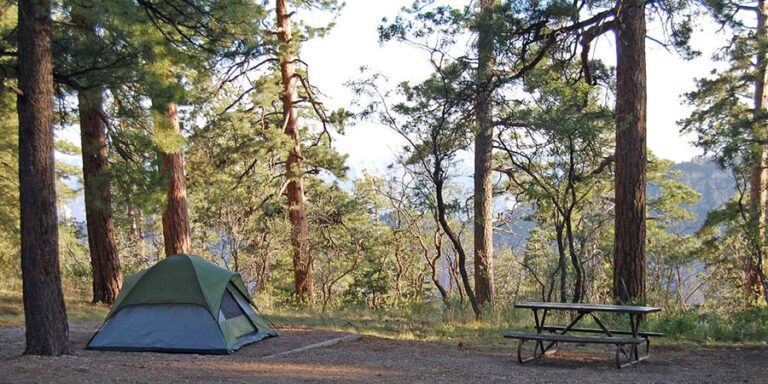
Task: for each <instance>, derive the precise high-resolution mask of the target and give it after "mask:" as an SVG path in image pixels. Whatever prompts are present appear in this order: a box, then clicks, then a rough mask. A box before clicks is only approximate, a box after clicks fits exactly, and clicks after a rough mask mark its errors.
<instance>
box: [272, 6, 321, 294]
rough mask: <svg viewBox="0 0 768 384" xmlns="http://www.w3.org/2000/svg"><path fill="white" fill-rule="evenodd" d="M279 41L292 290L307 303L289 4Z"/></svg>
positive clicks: (308, 264)
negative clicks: (287, 143) (287, 146)
mask: <svg viewBox="0 0 768 384" xmlns="http://www.w3.org/2000/svg"><path fill="white" fill-rule="evenodd" d="M276 2H277V7H276V13H277V28H278V33H277V37H278V40H279V41H280V76H281V79H282V84H283V92H282V95H281V97H282V102H283V119H284V123H283V124H284V127H283V128H284V129H283V130H284V132H285V134H286V135H288V136H290V137H291V139H292V140H293V147H292V148H291V150H290V152H289V153H288V159H287V161H286V163H285V166H286V173H287V175H286V176H287V177H288V186H287V188H286V195H287V197H288V216H289V220H290V222H291V247H292V248H293V279H294V282H293V289H294V294H295V295H296V299H297V300H299V301H304V300H305V299H312V297H313V295H314V289H313V278H312V256H311V255H310V254H309V239H308V237H309V225H308V223H307V210H306V207H305V205H304V178H303V175H304V170H303V168H302V164H301V163H302V160H303V158H302V157H301V146H300V145H299V124H298V115H297V111H296V105H295V104H296V100H297V98H296V71H295V69H294V65H293V61H294V56H293V53H292V52H293V49H294V45H293V42H292V36H291V13H290V12H288V4H287V3H288V2H287V0H276Z"/></svg>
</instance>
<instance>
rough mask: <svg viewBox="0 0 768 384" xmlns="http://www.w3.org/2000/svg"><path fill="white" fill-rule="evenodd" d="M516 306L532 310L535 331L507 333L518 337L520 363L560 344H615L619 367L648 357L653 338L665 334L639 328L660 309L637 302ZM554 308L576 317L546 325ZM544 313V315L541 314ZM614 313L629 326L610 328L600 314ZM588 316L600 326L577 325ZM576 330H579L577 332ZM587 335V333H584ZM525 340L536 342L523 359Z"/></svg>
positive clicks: (531, 303)
mask: <svg viewBox="0 0 768 384" xmlns="http://www.w3.org/2000/svg"><path fill="white" fill-rule="evenodd" d="M515 308H527V309H530V310H532V311H533V321H534V327H535V328H536V333H531V332H518V331H510V332H508V333H506V334H505V335H504V337H506V338H508V339H516V340H519V343H518V345H517V360H518V361H519V362H520V363H526V362H529V361H533V360H537V359H540V358H541V357H543V356H544V355H549V354H553V353H555V352H557V348H558V344H560V343H579V344H613V345H615V346H616V357H615V362H616V367H617V368H623V367H626V366H629V365H632V364H636V363H638V362H640V361H642V360H645V359H647V358H648V356H650V352H651V337H662V336H664V334H663V333H659V332H647V331H640V323H641V322H642V320H643V317H644V316H645V315H647V314H650V313H654V312H659V311H661V309H660V308H656V307H643V306H635V305H608V304H578V303H548V302H530V303H521V304H515ZM551 311H563V312H575V313H576V316H575V317H574V318H573V320H571V322H570V323H569V324H568V325H565V326H561V325H546V324H545V321H546V320H547V314H549V313H550V312H551ZM540 312H541V317H540V316H539V313H540ZM600 313H611V314H616V315H626V316H628V317H629V329H609V328H608V327H606V326H605V324H604V323H603V322H602V321H601V320H600V318H599V317H598V315H597V314H600ZM585 317H591V318H592V320H594V322H595V324H597V328H587V327H578V326H577V325H578V324H579V322H580V321H581V320H582V319H584V318H585ZM573 333H578V334H577V335H574V334H573ZM583 334H587V335H583ZM526 341H533V342H535V343H536V345H535V346H534V350H533V355H532V356H529V357H526V358H523V344H525V342H526ZM640 344H645V354H644V355H643V356H640V352H639V349H640V348H639V346H640Z"/></svg>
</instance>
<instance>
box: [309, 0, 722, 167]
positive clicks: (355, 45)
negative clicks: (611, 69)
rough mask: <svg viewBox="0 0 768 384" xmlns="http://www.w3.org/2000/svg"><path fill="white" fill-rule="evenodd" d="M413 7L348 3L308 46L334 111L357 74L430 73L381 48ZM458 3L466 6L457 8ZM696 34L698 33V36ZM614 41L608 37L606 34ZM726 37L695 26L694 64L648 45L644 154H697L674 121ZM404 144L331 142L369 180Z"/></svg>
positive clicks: (358, 133)
mask: <svg viewBox="0 0 768 384" xmlns="http://www.w3.org/2000/svg"><path fill="white" fill-rule="evenodd" d="M412 1H413V0H348V1H347V6H346V7H345V8H344V9H343V11H342V13H341V15H340V16H339V18H338V19H337V20H336V21H337V24H336V27H335V28H334V29H333V30H332V31H331V32H330V34H328V35H327V36H326V37H325V38H323V39H317V40H314V41H310V42H309V43H307V44H306V45H305V47H304V49H303V51H302V58H303V59H304V61H306V62H307V63H308V64H309V66H310V75H311V77H312V81H313V83H314V84H315V85H316V86H318V87H319V89H320V90H322V92H323V93H325V95H326V99H325V101H326V104H327V105H328V107H330V108H331V109H336V108H339V107H344V108H347V109H349V108H351V107H350V105H351V101H352V95H351V92H350V91H349V90H348V89H347V88H346V87H345V86H344V83H346V82H348V81H350V80H355V79H360V78H361V76H362V75H361V74H360V71H359V69H360V67H362V66H366V67H368V68H369V70H370V73H376V72H380V73H382V74H384V75H385V76H387V77H388V78H389V79H390V80H391V85H392V86H394V85H396V84H397V83H399V82H401V81H404V80H410V81H418V80H421V79H424V78H426V77H427V76H428V75H429V73H430V71H431V67H430V65H429V63H428V61H427V56H426V55H425V53H424V52H423V51H420V50H418V49H416V48H413V47H410V46H407V45H405V44H400V43H396V42H389V43H386V44H384V45H380V44H379V43H378V32H377V27H378V26H379V24H380V23H381V20H382V17H387V18H388V19H389V20H392V19H393V18H394V16H396V15H397V14H398V13H399V12H400V9H401V8H402V7H403V6H409V5H410V4H411V3H412ZM458 3H459V4H463V3H464V2H463V1H461V2H458ZM699 29H700V30H701V31H699ZM649 35H651V36H652V37H655V38H661V37H663V35H662V33H661V31H660V30H659V28H657V26H655V25H651V24H649ZM611 36H612V35H611ZM612 40H613V37H610V38H609V37H603V38H601V39H600V40H599V42H598V43H597V44H596V53H595V55H596V56H597V57H599V58H601V59H603V60H604V61H605V62H606V63H608V64H609V65H615V47H614V44H613V41H612ZM725 41H726V40H725V37H724V35H722V34H717V33H716V28H715V27H714V26H713V25H711V24H707V25H704V26H699V27H698V28H697V31H696V33H695V34H694V39H693V42H692V46H693V48H694V49H697V50H699V51H702V55H701V56H700V57H699V58H697V59H695V60H692V61H685V60H683V59H681V58H680V57H679V56H678V55H677V54H676V53H674V52H667V51H666V50H665V49H664V48H663V47H661V46H659V45H658V44H656V43H654V42H652V41H650V40H646V47H647V71H648V148H649V149H650V150H652V151H653V152H654V153H655V154H656V155H658V156H660V157H662V158H665V159H669V160H674V161H677V162H680V161H687V160H690V159H691V158H693V157H694V156H696V155H700V154H701V151H700V150H698V149H697V148H695V147H694V146H693V145H692V144H691V141H692V140H693V139H694V137H693V136H690V135H688V136H683V135H681V134H680V130H679V128H678V126H677V124H676V122H677V121H678V120H680V119H682V118H684V117H686V116H687V115H688V113H689V112H690V110H689V109H688V108H687V107H686V106H684V105H682V103H681V101H682V98H681V95H682V94H683V93H684V92H687V91H690V90H692V89H693V87H694V79H695V78H697V77H703V76H706V75H707V74H708V73H709V72H710V71H711V69H712V68H713V64H712V62H711V61H710V57H711V54H712V52H713V50H714V49H715V48H717V47H719V46H722V45H724V44H725ZM400 143H401V141H400V140H399V138H398V136H397V135H396V134H394V133H393V132H391V131H390V130H389V129H388V128H386V127H383V126H378V125H375V124H370V123H358V124H356V125H353V126H349V127H347V129H346V132H345V135H344V136H342V137H338V138H337V139H336V143H335V144H336V147H337V149H338V150H339V151H340V152H342V153H347V154H349V161H348V165H349V166H350V168H351V174H350V176H352V177H354V176H356V175H357V174H359V172H360V171H361V170H362V169H368V170H369V171H371V172H373V173H379V172H381V171H383V169H384V167H386V165H387V164H389V163H390V162H392V160H393V159H394V154H395V152H397V151H398V150H399V149H398V147H399V146H400V145H401V144H400Z"/></svg>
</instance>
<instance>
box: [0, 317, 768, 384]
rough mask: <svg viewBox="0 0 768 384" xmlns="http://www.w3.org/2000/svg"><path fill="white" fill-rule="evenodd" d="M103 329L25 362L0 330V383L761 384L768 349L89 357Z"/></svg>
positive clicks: (286, 337) (319, 333)
mask: <svg viewBox="0 0 768 384" xmlns="http://www.w3.org/2000/svg"><path fill="white" fill-rule="evenodd" d="M97 328H98V324H93V323H85V324H83V323H80V324H72V325H71V329H70V339H71V341H72V353H71V354H70V355H66V356H62V357H38V356H22V352H23V349H24V331H23V328H22V327H19V326H4V327H0V383H107V382H132V383H157V382H189V383H196V382H203V383H245V382H269V383H289V382H377V383H379V382H390V383H402V382H435V383H459V382H484V383H495V382H504V383H534V382H540V383H592V382H594V383H597V382H600V383H613V382H616V383H618V382H622V383H627V382H630V383H639V382H642V383H657V382H658V383H661V382H664V383H671V382H674V383H697V384H698V383H764V382H765V380H766V379H765V378H766V377H768V366H766V365H765V361H768V347H764V346H751V347H746V346H745V347H713V346H693V345H686V346H673V345H663V346H660V347H656V348H655V349H654V350H653V355H652V356H651V358H650V359H649V360H646V361H644V362H642V363H640V364H638V365H635V366H633V367H629V368H625V369H621V370H617V369H616V368H614V367H613V364H612V357H613V354H612V349H613V348H611V347H603V348H591V347H590V348H588V347H580V346H572V345H568V346H563V347H561V350H560V351H559V352H558V353H557V355H555V356H552V357H548V358H546V359H544V360H542V361H539V362H536V363H533V364H527V365H520V364H518V363H517V361H516V358H515V348H514V343H512V342H510V343H509V344H508V345H507V346H506V347H501V346H487V345H480V344H463V343H462V344H449V343H445V342H426V341H418V340H396V339H387V338H380V337H374V336H365V337H363V338H362V339H360V340H358V341H350V342H346V343H340V344H336V345H333V346H329V347H323V348H316V349H311V350H309V351H305V352H300V353H295V354H289V355H284V356H280V357H276V358H272V359H264V356H268V355H272V354H274V353H279V352H282V351H287V350H290V349H294V348H297V347H300V346H303V345H309V344H313V343H317V342H320V341H324V340H330V339H333V338H336V337H339V336H340V335H342V334H343V333H339V332H330V331H326V330H312V329H306V328H298V327H292V328H284V329H281V336H280V337H276V338H271V339H266V340H263V341H261V342H259V343H255V344H252V345H249V346H246V347H244V348H243V349H241V350H240V351H238V352H237V353H235V354H233V355H230V356H203V355H191V354H164V353H137V352H98V351H86V350H84V349H83V348H84V347H85V344H86V343H87V341H88V340H89V338H90V337H91V335H92V334H93V332H94V331H95V330H96V329H97Z"/></svg>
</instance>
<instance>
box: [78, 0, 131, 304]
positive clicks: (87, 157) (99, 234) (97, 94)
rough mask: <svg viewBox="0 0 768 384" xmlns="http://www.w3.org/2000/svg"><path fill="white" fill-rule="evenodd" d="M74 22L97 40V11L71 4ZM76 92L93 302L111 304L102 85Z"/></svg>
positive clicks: (118, 278)
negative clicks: (89, 10) (95, 18)
mask: <svg viewBox="0 0 768 384" xmlns="http://www.w3.org/2000/svg"><path fill="white" fill-rule="evenodd" d="M72 22H73V23H74V24H75V25H77V26H78V28H79V30H80V36H82V40H81V41H80V43H81V44H82V45H83V46H87V44H90V43H91V42H92V41H98V39H99V37H98V36H97V34H96V22H95V20H94V14H93V13H92V12H88V9H86V8H85V7H83V6H82V5H81V4H77V3H74V4H73V5H72ZM91 85H94V87H92V88H89V89H81V90H79V91H78V93H77V99H78V109H79V111H80V145H81V148H82V149H81V152H82V156H83V184H84V187H85V188H84V194H85V218H86V222H87V226H88V249H89V251H90V254H91V272H92V274H93V281H92V283H93V302H94V303H99V302H101V303H108V304H111V303H113V302H114V301H115V298H117V294H118V293H119V292H120V287H121V285H122V280H123V278H122V274H121V272H120V259H119V257H118V254H117V244H116V243H115V229H114V225H113V222H112V190H111V188H110V174H109V162H108V161H107V129H106V124H105V123H104V114H103V109H102V105H103V103H104V97H103V88H102V87H101V86H95V85H96V84H91Z"/></svg>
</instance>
